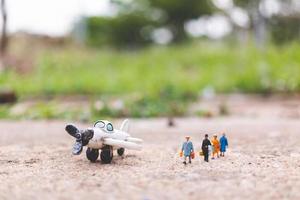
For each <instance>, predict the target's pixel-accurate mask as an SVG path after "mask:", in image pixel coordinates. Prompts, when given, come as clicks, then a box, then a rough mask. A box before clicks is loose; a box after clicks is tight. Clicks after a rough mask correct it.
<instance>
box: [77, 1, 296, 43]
mask: <svg viewBox="0 0 300 200" xmlns="http://www.w3.org/2000/svg"><path fill="white" fill-rule="evenodd" d="M112 2H113V3H114V4H115V5H116V6H117V7H118V9H119V12H118V14H117V15H115V16H113V17H87V18H84V19H82V20H83V21H85V22H83V23H86V29H87V33H86V42H87V44H89V45H91V46H94V47H95V46H98V47H99V46H101V45H103V44H106V45H112V46H117V47H137V46H138V47H140V46H145V45H148V44H151V43H155V38H153V33H155V31H156V30H159V29H160V28H163V29H164V30H167V31H169V32H170V34H171V37H172V40H171V41H170V42H171V43H178V42H184V41H186V40H188V39H190V37H189V35H188V33H187V31H186V29H185V26H186V24H187V23H188V22H189V21H190V20H194V19H198V18H201V17H207V16H211V15H214V14H220V13H222V14H223V15H224V16H229V18H230V15H231V13H230V12H232V11H233V12H234V11H235V10H234V9H240V10H242V11H243V12H245V14H246V16H247V17H248V18H249V25H247V24H246V25H241V24H235V22H234V20H233V21H232V24H233V26H234V27H235V28H241V29H244V30H245V31H246V32H249V33H251V32H252V33H253V35H254V40H257V42H258V43H261V42H267V41H269V40H268V39H267V38H269V39H270V40H272V41H274V42H275V43H276V44H284V43H288V42H290V41H295V40H297V41H299V38H300V36H299V35H300V33H299V23H300V20H299V19H300V17H299V16H300V11H299V10H298V9H295V8H294V6H293V5H294V4H296V3H295V2H296V1H292V0H276V2H277V3H278V5H280V6H281V7H280V8H277V7H278V6H275V10H274V9H273V10H272V9H269V11H268V12H267V11H266V10H268V8H267V7H268V6H272V3H271V4H270V2H271V0H234V1H233V2H234V5H233V6H232V8H230V9H229V8H225V9H224V8H218V7H217V6H216V5H215V4H214V3H213V2H214V1H212V0H201V1H198V0H187V1H181V0H131V1H117V0H114V1H112ZM215 2H220V1H215ZM226 2H228V1H227V0H226ZM276 5H277V4H276ZM233 8H234V9H233ZM242 17H243V16H242ZM75 28H76V27H75ZM262 40H263V41H262Z"/></svg>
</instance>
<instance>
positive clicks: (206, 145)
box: [202, 134, 211, 162]
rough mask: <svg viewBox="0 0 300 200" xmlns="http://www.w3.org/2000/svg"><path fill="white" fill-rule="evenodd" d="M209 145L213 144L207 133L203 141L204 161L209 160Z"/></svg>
mask: <svg viewBox="0 0 300 200" xmlns="http://www.w3.org/2000/svg"><path fill="white" fill-rule="evenodd" d="M209 146H211V143H210V141H209V139H208V135H207V134H205V138H204V140H203V142H202V152H203V155H204V161H206V162H208V154H209Z"/></svg>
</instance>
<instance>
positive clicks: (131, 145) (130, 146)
mask: <svg viewBox="0 0 300 200" xmlns="http://www.w3.org/2000/svg"><path fill="white" fill-rule="evenodd" d="M103 144H106V145H111V146H114V147H120V148H121V147H122V148H125V149H134V150H141V149H142V145H139V144H136V143H134V142H127V141H124V140H116V139H112V138H105V139H104V141H103Z"/></svg>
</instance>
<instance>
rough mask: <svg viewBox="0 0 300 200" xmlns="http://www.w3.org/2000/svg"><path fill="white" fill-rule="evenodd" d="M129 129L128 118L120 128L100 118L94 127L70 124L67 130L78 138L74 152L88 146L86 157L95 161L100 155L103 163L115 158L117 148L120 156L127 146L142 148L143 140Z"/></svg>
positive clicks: (135, 148) (129, 147) (75, 153)
mask: <svg viewBox="0 0 300 200" xmlns="http://www.w3.org/2000/svg"><path fill="white" fill-rule="evenodd" d="M128 129H129V122H128V120H127V119H126V120H124V121H123V123H122V125H121V128H120V130H114V127H113V125H112V123H111V122H109V121H106V120H99V121H97V122H96V123H95V124H94V127H93V128H88V129H85V130H79V129H78V128H77V127H76V126H74V125H72V124H68V125H67V126H66V131H67V132H68V133H69V134H70V135H71V136H73V137H75V138H76V142H75V144H74V146H73V154H74V155H79V154H80V153H81V152H82V149H83V146H87V147H88V148H87V150H86V157H87V159H88V160H90V161H91V162H95V161H96V160H97V158H98V157H99V150H101V153H100V159H101V161H102V162H103V163H110V162H111V161H112V158H113V150H114V149H116V150H117V153H118V155H119V156H122V155H123V154H124V151H125V148H127V149H134V150H140V149H141V148H142V146H141V143H142V142H143V140H141V139H138V138H133V137H131V136H130V135H129V134H128V133H127V132H128Z"/></svg>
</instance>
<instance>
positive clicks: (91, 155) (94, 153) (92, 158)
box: [86, 148, 99, 162]
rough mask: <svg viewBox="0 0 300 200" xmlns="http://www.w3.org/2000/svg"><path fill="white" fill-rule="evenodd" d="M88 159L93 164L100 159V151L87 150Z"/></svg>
mask: <svg viewBox="0 0 300 200" xmlns="http://www.w3.org/2000/svg"><path fill="white" fill-rule="evenodd" d="M86 157H87V159H88V160H89V161H91V162H96V160H97V158H98V157H99V150H98V149H92V148H87V150H86Z"/></svg>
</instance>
